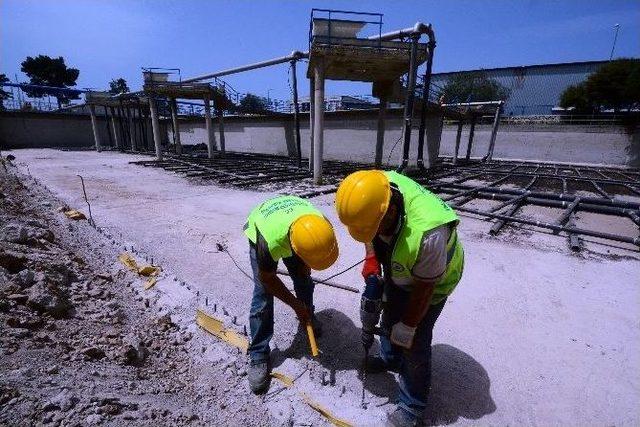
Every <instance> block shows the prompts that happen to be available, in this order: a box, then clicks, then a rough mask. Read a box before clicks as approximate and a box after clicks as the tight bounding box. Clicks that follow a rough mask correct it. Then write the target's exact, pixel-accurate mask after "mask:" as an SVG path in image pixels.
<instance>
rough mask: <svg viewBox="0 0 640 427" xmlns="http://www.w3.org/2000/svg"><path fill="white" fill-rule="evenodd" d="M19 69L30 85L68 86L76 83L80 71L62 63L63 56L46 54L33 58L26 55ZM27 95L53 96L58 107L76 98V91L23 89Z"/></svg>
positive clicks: (36, 96)
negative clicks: (27, 78)
mask: <svg viewBox="0 0 640 427" xmlns="http://www.w3.org/2000/svg"><path fill="white" fill-rule="evenodd" d="M21 65H22V68H21V71H22V72H23V73H25V74H26V75H27V76H28V77H29V79H30V83H31V84H32V85H42V86H52V87H59V88H63V89H65V88H68V87H70V86H75V85H76V80H77V79H78V76H79V75H80V71H79V70H78V69H76V68H69V67H67V65H66V64H65V63H64V58H63V57H61V56H59V57H57V58H51V57H49V56H47V55H38V56H36V57H35V58H33V57H31V56H27V59H25V60H24V61H22V64H21ZM25 92H26V93H27V95H28V96H30V97H33V98H42V97H43V96H46V95H52V96H54V97H55V98H56V99H57V101H58V108H61V107H62V104H63V103H64V104H66V103H68V102H69V100H71V99H78V98H79V96H78V94H77V93H73V92H67V91H63V90H55V89H25Z"/></svg>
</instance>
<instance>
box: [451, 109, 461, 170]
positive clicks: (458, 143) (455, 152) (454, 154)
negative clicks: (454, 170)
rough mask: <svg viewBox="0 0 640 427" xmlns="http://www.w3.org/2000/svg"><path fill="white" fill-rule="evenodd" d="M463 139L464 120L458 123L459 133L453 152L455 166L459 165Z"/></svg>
mask: <svg viewBox="0 0 640 427" xmlns="http://www.w3.org/2000/svg"><path fill="white" fill-rule="evenodd" d="M461 137H462V119H460V121H459V122H458V132H457V133H456V148H455V149H454V150H453V165H454V166H455V165H456V164H457V163H458V152H459V151H460V138H461Z"/></svg>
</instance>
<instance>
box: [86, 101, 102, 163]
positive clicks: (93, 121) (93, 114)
mask: <svg viewBox="0 0 640 427" xmlns="http://www.w3.org/2000/svg"><path fill="white" fill-rule="evenodd" d="M89 114H90V115H91V128H92V129H93V140H94V142H95V144H96V151H98V152H100V151H102V143H101V141H100V133H99V130H98V118H97V117H96V106H95V105H89Z"/></svg>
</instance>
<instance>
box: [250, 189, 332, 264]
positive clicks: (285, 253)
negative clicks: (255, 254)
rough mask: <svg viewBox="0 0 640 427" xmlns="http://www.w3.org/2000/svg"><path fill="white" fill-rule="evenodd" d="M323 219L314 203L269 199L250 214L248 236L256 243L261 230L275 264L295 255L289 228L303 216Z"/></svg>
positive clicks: (290, 199)
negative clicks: (281, 259)
mask: <svg viewBox="0 0 640 427" xmlns="http://www.w3.org/2000/svg"><path fill="white" fill-rule="evenodd" d="M309 214H311V215H318V216H323V215H322V212H320V211H319V210H318V209H316V208H314V207H313V205H312V204H311V203H309V202H308V201H306V200H304V199H301V198H300V197H295V196H280V197H275V198H273V199H269V200H267V201H266V202H264V203H262V204H261V205H260V206H258V207H256V208H255V209H253V210H252V211H251V213H250V214H249V218H248V219H247V223H246V224H245V226H244V234H246V236H247V237H248V238H249V240H250V241H251V242H252V243H254V244H256V243H257V240H258V234H257V230H260V234H262V237H264V240H265V241H266V242H267V246H268V247H269V253H270V254H271V257H272V258H273V260H274V261H278V260H279V259H280V258H288V257H290V256H292V255H293V251H292V250H291V242H290V241H289V228H291V224H293V223H294V222H295V221H296V220H297V219H298V218H300V217H301V216H303V215H309Z"/></svg>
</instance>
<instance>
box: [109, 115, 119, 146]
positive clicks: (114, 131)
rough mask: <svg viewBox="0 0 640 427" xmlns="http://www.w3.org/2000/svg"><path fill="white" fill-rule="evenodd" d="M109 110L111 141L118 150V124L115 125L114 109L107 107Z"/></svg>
mask: <svg viewBox="0 0 640 427" xmlns="http://www.w3.org/2000/svg"><path fill="white" fill-rule="evenodd" d="M109 109H110V110H111V128H112V129H113V142H114V144H115V145H116V148H117V149H118V150H119V149H120V148H121V147H120V138H118V126H116V111H115V109H114V108H113V107H110V108H109Z"/></svg>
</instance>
